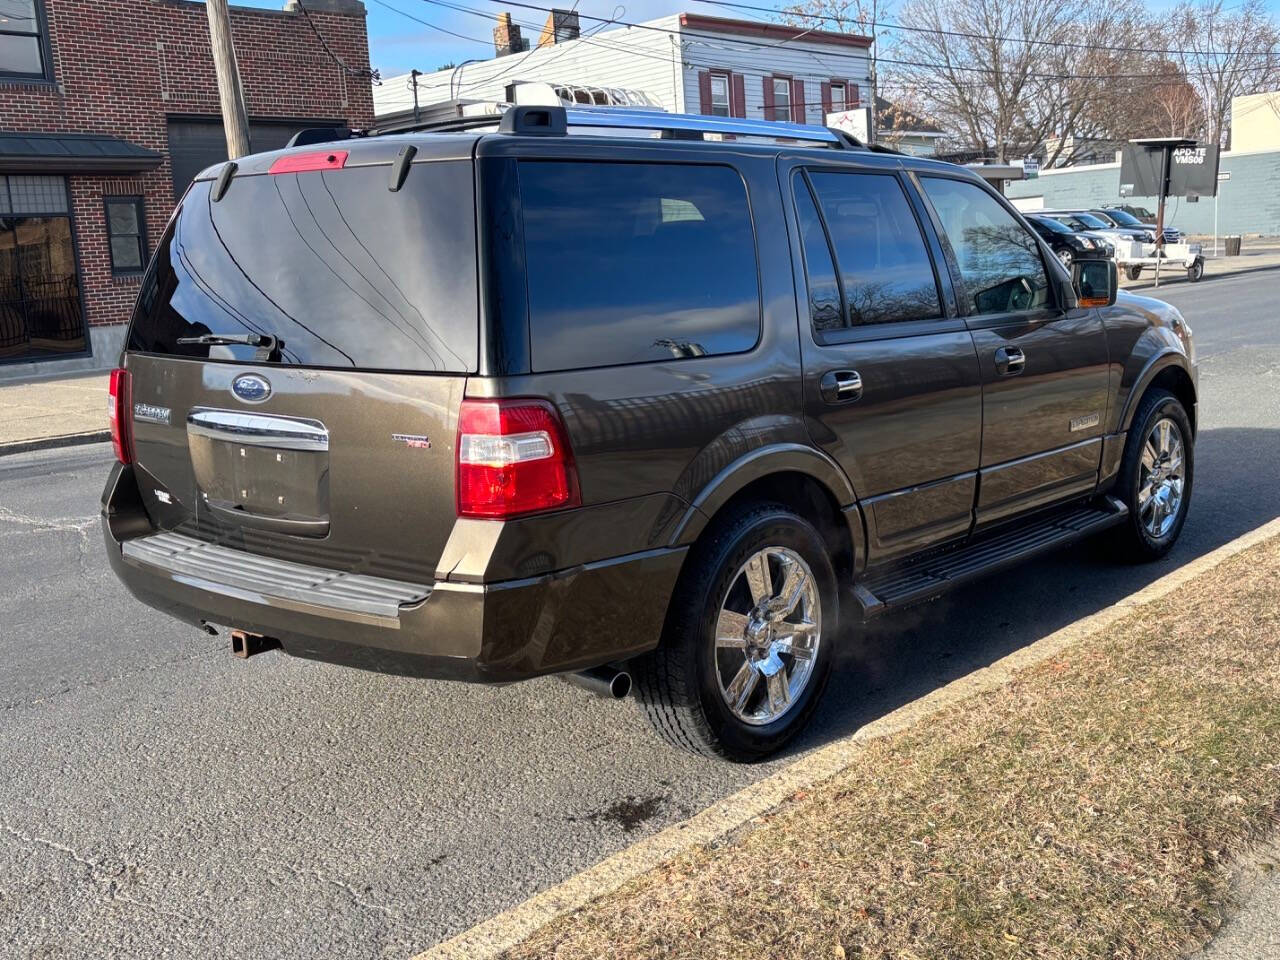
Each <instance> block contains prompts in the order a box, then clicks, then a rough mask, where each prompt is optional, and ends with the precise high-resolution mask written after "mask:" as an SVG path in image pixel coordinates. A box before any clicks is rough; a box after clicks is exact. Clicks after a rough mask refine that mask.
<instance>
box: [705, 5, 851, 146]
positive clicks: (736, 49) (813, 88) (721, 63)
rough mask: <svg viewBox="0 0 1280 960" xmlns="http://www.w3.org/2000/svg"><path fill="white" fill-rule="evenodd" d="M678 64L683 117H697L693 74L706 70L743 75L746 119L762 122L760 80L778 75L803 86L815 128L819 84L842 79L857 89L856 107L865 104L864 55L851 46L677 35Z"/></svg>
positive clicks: (809, 120) (808, 120) (735, 36)
mask: <svg viewBox="0 0 1280 960" xmlns="http://www.w3.org/2000/svg"><path fill="white" fill-rule="evenodd" d="M681 41H682V45H683V47H684V60H685V63H686V64H687V65H688V68H687V69H686V70H685V71H684V97H685V103H686V104H688V110H687V112H688V113H698V112H699V93H698V74H699V73H700V72H701V71H703V70H707V69H709V68H713V67H714V68H716V69H720V70H729V71H732V72H733V73H740V74H742V75H743V76H745V78H746V81H745V93H746V107H747V119H749V120H763V119H765V115H764V79H765V77H772V76H773V75H774V74H782V75H784V76H789V77H792V78H793V79H796V80H801V81H803V82H804V89H805V104H806V106H805V122H806V123H817V124H821V123H823V122H824V120H825V117H824V116H823V113H822V84H823V83H826V82H828V81H830V80H847V81H848V82H849V83H850V84H851V85H852V86H857V87H858V102H859V103H862V104H867V103H869V102H870V99H871V80H870V66H871V59H870V56H869V53H868V51H866V50H859V49H855V48H853V47H848V46H843V45H836V44H827V43H808V44H806V43H804V42H803V41H798V40H797V41H788V42H786V43H783V44H781V45H777V41H776V40H755V39H752V38H749V37H744V36H741V35H739V34H731V33H724V34H718V33H710V32H707V31H705V30H698V31H694V30H689V29H687V28H686V29H684V30H682V31H681Z"/></svg>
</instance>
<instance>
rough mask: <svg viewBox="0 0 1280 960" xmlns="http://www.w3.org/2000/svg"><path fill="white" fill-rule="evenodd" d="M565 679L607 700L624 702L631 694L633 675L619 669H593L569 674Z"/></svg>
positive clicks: (608, 667)
mask: <svg viewBox="0 0 1280 960" xmlns="http://www.w3.org/2000/svg"><path fill="white" fill-rule="evenodd" d="M565 679H566V680H568V681H569V682H570V683H572V684H573V685H574V686H578V687H582V689H584V690H589V691H590V692H591V693H594V694H595V695H596V696H597V697H604V698H605V699H607V700H622V699H624V698H625V697H626V696H627V694H629V693H630V692H631V674H629V673H627V671H625V670H619V669H618V668H617V667H610V666H603V667H592V668H591V669H590V670H583V671H582V672H581V673H567V674H565Z"/></svg>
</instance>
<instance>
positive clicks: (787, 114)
mask: <svg viewBox="0 0 1280 960" xmlns="http://www.w3.org/2000/svg"><path fill="white" fill-rule="evenodd" d="M771 82H772V84H773V115H772V116H771V117H768V118H766V119H769V120H784V121H785V120H790V119H791V81H790V80H789V79H787V78H786V77H774V78H773V79H772V81H771Z"/></svg>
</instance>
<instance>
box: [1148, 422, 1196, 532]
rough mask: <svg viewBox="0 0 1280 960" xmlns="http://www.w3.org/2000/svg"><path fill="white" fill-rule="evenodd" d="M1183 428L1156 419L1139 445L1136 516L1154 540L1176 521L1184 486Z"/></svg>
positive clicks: (1173, 423) (1170, 528)
mask: <svg viewBox="0 0 1280 960" xmlns="http://www.w3.org/2000/svg"><path fill="white" fill-rule="evenodd" d="M1182 444H1183V440H1182V429H1181V428H1180V427H1179V426H1178V424H1177V423H1175V422H1174V421H1173V420H1170V419H1169V418H1168V417H1163V418H1161V419H1160V420H1157V421H1156V425H1155V426H1154V427H1152V428H1151V434H1150V435H1149V436H1148V437H1147V442H1146V444H1144V445H1143V448H1142V466H1141V469H1140V471H1139V474H1140V476H1139V482H1138V516H1139V517H1140V518H1141V520H1142V526H1143V527H1144V528H1145V529H1146V531H1147V533H1148V534H1150V535H1151V536H1152V537H1154V538H1155V539H1157V540H1158V539H1160V538H1161V537H1163V536H1165V535H1166V534H1167V533H1168V532H1169V531H1170V530H1172V529H1173V525H1174V524H1175V523H1177V521H1178V512H1179V511H1180V510H1181V509H1182V496H1183V489H1184V487H1185V485H1186V469H1187V468H1186V458H1185V456H1184V452H1183V446H1182Z"/></svg>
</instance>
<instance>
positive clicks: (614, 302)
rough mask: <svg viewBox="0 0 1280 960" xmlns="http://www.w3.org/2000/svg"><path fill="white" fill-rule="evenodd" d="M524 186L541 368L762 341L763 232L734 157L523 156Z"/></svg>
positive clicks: (666, 356) (734, 349) (738, 347)
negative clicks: (703, 161)
mask: <svg viewBox="0 0 1280 960" xmlns="http://www.w3.org/2000/svg"><path fill="white" fill-rule="evenodd" d="M520 195H521V206H522V209H523V214H524V234H525V251H526V253H525V256H526V263H527V267H528V289H529V323H530V339H531V341H532V343H531V352H532V360H533V368H534V370H536V371H549V370H568V369H577V368H583V367H597V366H613V365H618V364H628V363H644V362H649V361H655V360H671V359H682V358H692V357H703V356H713V355H716V354H725V353H740V352H742V351H746V350H750V349H751V348H752V347H753V346H755V343H756V341H757V340H758V339H759V334H760V285H759V277H758V269H757V262H756V244H755V233H754V230H753V228H752V222H751V212H750V207H749V204H748V201H747V191H746V185H745V184H744V183H743V181H742V177H741V176H740V175H739V174H738V173H737V171H735V170H733V169H732V168H731V167H726V166H715V165H692V164H643V163H597V162H576V161H572V162H570V161H532V160H531V161H522V162H521V163H520Z"/></svg>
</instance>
